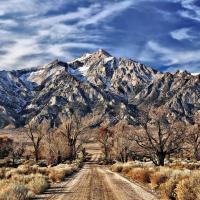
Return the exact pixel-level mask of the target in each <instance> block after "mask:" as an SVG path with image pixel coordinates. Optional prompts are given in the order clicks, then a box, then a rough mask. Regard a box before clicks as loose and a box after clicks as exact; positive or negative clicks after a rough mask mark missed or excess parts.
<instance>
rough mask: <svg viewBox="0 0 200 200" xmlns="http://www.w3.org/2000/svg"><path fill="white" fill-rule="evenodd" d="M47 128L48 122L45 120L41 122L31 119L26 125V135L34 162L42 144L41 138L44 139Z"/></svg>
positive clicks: (37, 158)
mask: <svg viewBox="0 0 200 200" xmlns="http://www.w3.org/2000/svg"><path fill="white" fill-rule="evenodd" d="M48 130H49V123H48V122H47V121H45V120H43V121H42V122H41V123H40V122H39V121H38V120H35V121H31V122H29V123H28V125H27V131H26V135H27V137H28V138H29V139H30V141H31V144H32V147H33V151H34V157H35V161H36V162H38V160H39V153H40V148H41V145H42V140H43V139H44V137H45V135H46V134H47V131H48Z"/></svg>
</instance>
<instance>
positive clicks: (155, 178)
mask: <svg viewBox="0 0 200 200" xmlns="http://www.w3.org/2000/svg"><path fill="white" fill-rule="evenodd" d="M167 179H169V177H168V175H167V174H166V173H162V172H155V173H153V174H152V175H151V188H152V189H158V188H159V187H160V185H161V184H162V183H165V182H166V181H167Z"/></svg>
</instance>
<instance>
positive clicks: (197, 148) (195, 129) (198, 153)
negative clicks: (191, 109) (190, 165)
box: [186, 112, 200, 161]
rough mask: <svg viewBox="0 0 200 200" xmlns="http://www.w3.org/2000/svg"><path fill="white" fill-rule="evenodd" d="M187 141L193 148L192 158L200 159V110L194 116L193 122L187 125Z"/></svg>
mask: <svg viewBox="0 0 200 200" xmlns="http://www.w3.org/2000/svg"><path fill="white" fill-rule="evenodd" d="M186 139H187V140H186V141H187V143H188V144H189V145H190V146H191V148H192V149H193V154H194V158H195V159H196V160H198V161H199V160H200V112H197V113H196V114H195V116H194V123H193V124H191V125H189V126H188V129H187V138H186Z"/></svg>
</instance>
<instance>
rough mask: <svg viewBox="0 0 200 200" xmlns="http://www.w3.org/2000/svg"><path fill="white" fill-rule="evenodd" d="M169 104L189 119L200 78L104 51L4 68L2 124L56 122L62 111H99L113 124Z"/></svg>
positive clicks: (198, 105)
mask: <svg viewBox="0 0 200 200" xmlns="http://www.w3.org/2000/svg"><path fill="white" fill-rule="evenodd" d="M161 105H165V106H166V107H167V108H168V109H169V110H170V111H171V112H173V113H174V114H175V115H176V116H177V117H181V118H184V119H185V120H188V119H190V118H192V116H193V113H194V112H195V111H196V110H199V109H200V76H199V75H196V76H193V75H191V74H190V73H188V72H177V73H175V74H171V73H161V72H158V71H156V70H154V69H152V68H150V67H146V66H145V65H143V64H140V63H138V62H136V61H134V60H131V59H126V58H116V57H113V56H111V55H110V54H109V53H107V52H106V51H104V50H99V51H97V52H94V53H92V54H86V55H84V56H82V57H80V58H78V59H75V60H73V61H71V62H69V63H66V62H61V61H58V60H55V61H53V62H51V63H49V64H47V65H44V66H42V67H38V68H31V69H24V70H17V71H11V72H7V71H1V72H0V127H1V128H3V127H5V126H7V125H11V124H14V125H15V126H23V125H25V124H26V123H27V122H28V121H30V120H31V119H33V118H39V119H41V120H42V119H43V118H47V119H49V121H50V122H51V124H52V126H53V125H57V124H58V123H59V120H60V117H61V116H62V115H70V114H71V113H73V112H77V113H78V114H79V115H81V116H84V115H86V114H88V113H94V112H95V114H99V115H100V116H101V119H102V120H109V121H110V122H115V121H117V120H119V118H121V117H123V118H126V119H127V120H129V121H130V122H133V121H134V120H136V113H137V112H138V111H139V109H140V108H141V107H144V106H154V107H155V106H156V107H158V106H161Z"/></svg>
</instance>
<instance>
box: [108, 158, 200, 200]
mask: <svg viewBox="0 0 200 200" xmlns="http://www.w3.org/2000/svg"><path fill="white" fill-rule="evenodd" d="M111 170H112V171H114V172H118V173H121V174H122V175H123V176H125V177H127V178H128V179H130V180H132V181H134V182H136V183H138V184H140V185H141V184H142V185H144V186H146V187H147V188H149V190H151V191H152V192H156V193H157V196H158V197H159V199H162V200H198V199H200V163H199V162H194V163H192V162H190V163H187V162H176V163H173V164H166V166H157V167H155V165H152V163H144V162H137V161H136V162H133V161H132V162H128V163H115V164H114V165H112V166H111Z"/></svg>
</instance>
